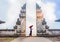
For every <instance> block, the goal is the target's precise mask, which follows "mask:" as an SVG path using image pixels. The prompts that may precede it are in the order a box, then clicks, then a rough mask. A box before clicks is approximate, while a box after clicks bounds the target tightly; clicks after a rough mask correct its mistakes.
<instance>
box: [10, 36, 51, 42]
mask: <svg viewBox="0 0 60 42" xmlns="http://www.w3.org/2000/svg"><path fill="white" fill-rule="evenodd" d="M11 42H52V41H51V40H49V39H47V38H44V37H19V38H17V39H14V40H13V41H11Z"/></svg>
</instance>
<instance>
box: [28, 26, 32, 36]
mask: <svg viewBox="0 0 60 42" xmlns="http://www.w3.org/2000/svg"><path fill="white" fill-rule="evenodd" d="M32 27H33V25H31V26H29V28H30V34H29V36H32Z"/></svg>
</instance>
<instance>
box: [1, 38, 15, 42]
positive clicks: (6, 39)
mask: <svg viewBox="0 0 60 42" xmlns="http://www.w3.org/2000/svg"><path fill="white" fill-rule="evenodd" d="M14 39H15V38H13V37H3V38H1V37H0V41H2V42H3V41H5V42H10V41H12V40H14Z"/></svg>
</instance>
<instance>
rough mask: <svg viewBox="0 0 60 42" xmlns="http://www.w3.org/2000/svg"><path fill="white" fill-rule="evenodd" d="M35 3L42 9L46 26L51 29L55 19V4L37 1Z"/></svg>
mask: <svg viewBox="0 0 60 42" xmlns="http://www.w3.org/2000/svg"><path fill="white" fill-rule="evenodd" d="M37 3H38V4H39V6H40V7H41V9H42V12H43V15H44V18H45V19H46V22H47V25H49V27H50V28H53V25H54V21H55V20H56V19H57V18H56V15H55V7H56V3H54V2H49V1H47V0H46V1H45V3H44V2H42V1H39V0H38V1H37Z"/></svg>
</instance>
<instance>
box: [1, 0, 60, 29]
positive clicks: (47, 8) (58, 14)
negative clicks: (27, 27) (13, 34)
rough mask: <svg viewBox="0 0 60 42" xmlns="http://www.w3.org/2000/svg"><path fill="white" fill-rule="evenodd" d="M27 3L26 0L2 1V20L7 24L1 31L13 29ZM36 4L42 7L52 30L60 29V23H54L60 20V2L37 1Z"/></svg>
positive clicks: (55, 0) (49, 0) (3, 25)
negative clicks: (23, 6) (22, 7)
mask: <svg viewBox="0 0 60 42" xmlns="http://www.w3.org/2000/svg"><path fill="white" fill-rule="evenodd" d="M25 2H26V0H0V20H2V21H5V22H6V23H4V24H0V29H7V28H9V29H12V28H13V26H14V25H15V24H16V21H17V18H18V16H19V14H20V10H21V6H22V5H23V4H24V3H25ZM36 2H37V3H38V4H39V6H41V8H42V11H43V14H44V17H45V18H46V21H47V25H49V27H50V29H60V28H59V25H60V23H59V22H54V21H55V19H60V1H59V0H37V1H36Z"/></svg>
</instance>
